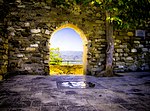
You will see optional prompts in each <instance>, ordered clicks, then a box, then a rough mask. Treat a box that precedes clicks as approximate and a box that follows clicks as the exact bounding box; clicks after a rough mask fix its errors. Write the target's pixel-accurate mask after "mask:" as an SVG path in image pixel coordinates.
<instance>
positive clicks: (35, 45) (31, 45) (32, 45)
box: [30, 44, 39, 48]
mask: <svg viewBox="0 0 150 111" xmlns="http://www.w3.org/2000/svg"><path fill="white" fill-rule="evenodd" d="M30 47H34V48H36V47H39V45H38V44H30Z"/></svg>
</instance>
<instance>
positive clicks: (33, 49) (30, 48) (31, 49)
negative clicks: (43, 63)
mask: <svg viewBox="0 0 150 111" xmlns="http://www.w3.org/2000/svg"><path fill="white" fill-rule="evenodd" d="M35 50H36V48H34V47H27V48H26V51H35Z"/></svg>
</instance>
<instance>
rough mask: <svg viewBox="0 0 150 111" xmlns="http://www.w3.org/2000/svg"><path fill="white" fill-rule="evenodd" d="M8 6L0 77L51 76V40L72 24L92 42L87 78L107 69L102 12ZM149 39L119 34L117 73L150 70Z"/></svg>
mask: <svg viewBox="0 0 150 111" xmlns="http://www.w3.org/2000/svg"><path fill="white" fill-rule="evenodd" d="M8 5H9V13H8V14H7V16H6V17H5V21H3V22H2V23H1V27H4V26H5V27H4V28H5V29H7V33H6V34H4V35H1V38H0V41H1V42H0V45H1V46H0V61H1V63H0V75H2V74H4V73H5V72H12V71H13V72H14V71H20V72H22V71H26V72H28V73H31V74H49V64H48V63H49V40H50V37H51V35H52V33H53V32H54V31H55V30H57V28H59V27H61V26H62V25H64V24H68V23H69V24H73V25H75V26H77V27H78V28H79V29H81V30H82V31H83V32H84V34H85V36H86V39H87V41H88V43H87V44H86V47H87V49H88V51H87V58H86V59H87V74H90V75H95V74H97V73H98V72H101V71H102V70H104V69H105V58H106V55H105V53H106V47H107V46H106V35H105V14H104V13H103V12H102V11H101V10H99V9H97V8H96V7H91V6H88V7H84V6H83V7H79V6H76V7H74V6H72V7H69V8H65V7H64V6H63V5H61V6H53V5H52V4H45V3H44V2H40V3H39V2H21V1H20V0H17V2H13V3H8ZM1 32H2V31H1ZM149 35H150V34H148V30H147V32H146V37H145V39H143V38H142V37H135V32H134V30H133V31H123V32H122V31H116V32H115V53H114V66H115V67H114V69H115V71H116V72H118V71H119V72H123V71H136V70H149V66H150V64H149V63H150V62H149V60H150V56H149V55H150V54H149V53H150V45H149V44H150V40H149V38H150V37H149ZM7 67H8V71H7Z"/></svg>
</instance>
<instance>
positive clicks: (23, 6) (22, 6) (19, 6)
mask: <svg viewBox="0 0 150 111" xmlns="http://www.w3.org/2000/svg"><path fill="white" fill-rule="evenodd" d="M17 7H18V8H25V7H26V6H25V5H18V6H17Z"/></svg>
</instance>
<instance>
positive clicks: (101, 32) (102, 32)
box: [97, 30, 105, 35]
mask: <svg viewBox="0 0 150 111" xmlns="http://www.w3.org/2000/svg"><path fill="white" fill-rule="evenodd" d="M97 34H100V35H104V34H105V31H102V30H99V31H98V32H97Z"/></svg>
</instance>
